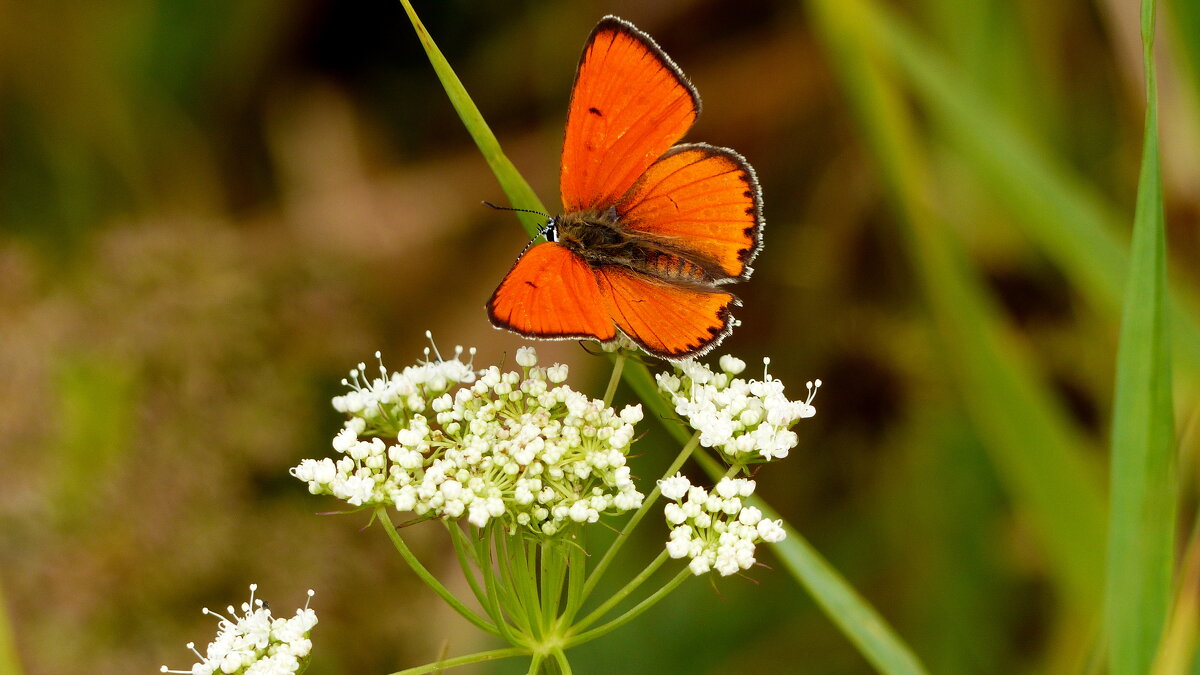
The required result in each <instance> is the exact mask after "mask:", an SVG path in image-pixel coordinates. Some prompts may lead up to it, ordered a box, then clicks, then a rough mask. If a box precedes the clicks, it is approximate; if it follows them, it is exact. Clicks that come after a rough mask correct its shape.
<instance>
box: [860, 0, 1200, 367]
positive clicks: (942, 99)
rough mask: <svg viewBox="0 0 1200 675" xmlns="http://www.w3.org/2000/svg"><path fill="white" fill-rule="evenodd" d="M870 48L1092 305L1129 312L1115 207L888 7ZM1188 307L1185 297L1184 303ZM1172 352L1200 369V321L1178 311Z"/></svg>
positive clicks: (880, 12)
mask: <svg viewBox="0 0 1200 675" xmlns="http://www.w3.org/2000/svg"><path fill="white" fill-rule="evenodd" d="M866 7H867V9H868V10H869V11H868V12H866V13H865V14H864V16H863V21H864V23H863V26H862V27H863V30H864V31H866V35H865V36H864V39H868V40H870V41H871V42H872V43H873V44H877V45H879V46H881V47H882V48H883V49H885V50H886V52H887V57H888V58H889V61H890V62H892V63H894V65H895V66H896V67H897V70H898V72H900V73H901V74H903V75H904V76H905V78H906V82H907V83H908V84H910V85H911V87H912V93H913V94H914V95H915V96H916V98H917V100H918V101H919V102H920V103H921V104H922V107H923V109H924V110H926V111H928V112H929V113H930V114H931V115H932V117H933V118H934V119H936V120H937V121H938V123H939V125H940V127H941V128H943V129H945V130H946V132H947V133H948V135H949V140H950V141H951V143H952V144H953V146H954V147H955V148H956V149H957V150H958V151H959V152H961V153H962V154H963V156H964V158H965V159H966V160H967V165H968V166H969V167H970V168H971V169H972V170H973V171H974V172H975V173H976V174H977V177H978V178H979V180H980V181H981V182H982V183H983V184H986V185H987V186H988V188H989V192H990V194H991V196H993V197H994V198H996V199H997V200H999V201H1000V203H1002V204H1003V206H1004V207H1005V208H1007V209H1008V210H1009V211H1011V212H1012V213H1013V214H1014V215H1015V216H1017V217H1016V218H1015V219H1013V224H1014V225H1016V226H1018V227H1020V228H1021V231H1022V233H1023V234H1024V235H1025V236H1026V237H1027V238H1028V239H1029V240H1030V241H1031V242H1033V243H1034V244H1035V245H1036V246H1037V247H1038V248H1039V249H1041V250H1042V251H1044V252H1045V253H1046V254H1047V255H1048V256H1050V257H1051V258H1052V259H1053V260H1054V261H1055V262H1056V263H1057V264H1058V265H1059V266H1060V267H1061V268H1062V270H1063V272H1064V273H1065V274H1066V275H1067V276H1068V277H1069V278H1070V279H1071V281H1072V282H1073V284H1074V286H1075V287H1076V288H1078V289H1079V290H1080V292H1082V293H1083V294H1084V295H1085V297H1087V298H1088V300H1089V302H1090V303H1091V304H1092V305H1093V306H1095V307H1097V308H1099V309H1101V310H1104V311H1106V312H1108V313H1110V314H1111V315H1112V316H1114V317H1115V316H1118V315H1119V313H1120V310H1121V297H1122V294H1123V292H1124V288H1125V273H1126V271H1127V270H1128V269H1129V252H1128V249H1127V247H1126V246H1125V244H1124V243H1123V242H1122V237H1121V235H1120V234H1119V233H1120V231H1121V227H1120V222H1121V218H1120V217H1119V215H1118V213H1117V211H1116V210H1115V209H1114V208H1113V206H1112V205H1111V204H1110V203H1109V202H1107V201H1106V200H1105V199H1104V198H1103V197H1102V196H1101V195H1100V194H1099V193H1098V192H1097V191H1096V189H1095V188H1093V187H1092V186H1090V185H1088V184H1087V183H1086V182H1085V181H1084V180H1082V179H1081V178H1080V177H1079V176H1078V175H1076V174H1074V173H1073V172H1072V170H1071V169H1070V168H1068V167H1067V166H1065V165H1064V164H1063V163H1061V162H1060V161H1059V160H1057V159H1056V158H1055V157H1053V156H1052V155H1051V154H1049V153H1048V152H1046V151H1045V150H1044V149H1043V148H1041V147H1040V146H1038V145H1037V144H1036V143H1034V142H1032V141H1031V140H1030V139H1029V138H1028V137H1027V136H1026V135H1025V134H1023V133H1022V132H1021V131H1020V126H1019V125H1018V124H1015V123H1014V122H1013V121H1012V120H1009V119H1007V118H1005V117H1004V116H1003V115H1002V114H1000V109H999V108H997V106H995V105H993V103H992V102H991V101H990V100H989V98H988V97H987V96H986V95H984V93H983V91H982V90H981V89H980V87H979V86H978V85H977V84H976V83H974V82H972V81H971V80H970V78H967V77H964V76H963V75H962V74H961V73H959V72H957V71H956V70H955V69H954V68H952V67H951V66H950V65H949V63H948V62H947V61H946V60H945V59H944V58H941V57H940V56H939V55H938V54H937V53H936V52H935V51H934V50H932V49H930V47H929V46H928V45H927V44H926V43H925V42H924V41H923V40H921V39H920V38H919V37H918V36H917V35H916V34H915V33H914V32H913V30H912V29H911V28H910V27H909V26H907V25H906V24H905V23H904V22H903V21H901V20H900V19H899V18H897V17H896V16H895V15H894V14H893V13H891V12H890V11H888V10H887V9H885V7H884V6H883V5H882V4H880V3H867V5H866ZM1181 297H1183V296H1181ZM1171 329H1172V331H1173V333H1174V342H1173V345H1174V347H1175V349H1176V350H1177V352H1176V353H1177V355H1178V356H1179V358H1180V360H1181V362H1182V364H1183V365H1184V366H1185V367H1186V368H1190V369H1193V370H1194V369H1195V368H1196V367H1197V366H1200V324H1198V323H1197V315H1196V314H1194V313H1189V312H1188V311H1186V309H1185V308H1184V307H1183V306H1182V305H1180V304H1178V303H1174V304H1173V305H1172V326H1171Z"/></svg>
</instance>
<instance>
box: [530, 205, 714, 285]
mask: <svg viewBox="0 0 1200 675" xmlns="http://www.w3.org/2000/svg"><path fill="white" fill-rule="evenodd" d="M552 227H553V228H554V232H553V236H554V239H553V240H551V241H553V242H556V243H558V244H559V245H560V246H563V247H564V248H566V249H567V250H568V251H570V252H572V253H574V254H575V255H578V256H579V257H581V258H583V259H584V260H585V261H586V262H587V263H588V265H590V266H591V267H592V268H600V267H603V266H605V265H619V266H623V267H625V268H628V269H629V270H632V271H635V272H638V273H640V274H644V275H647V276H650V277H655V278H658V279H660V280H663V281H670V282H677V283H695V284H700V285H711V284H715V283H717V277H716V276H715V275H716V274H719V272H718V270H719V265H717V263H716V262H715V261H713V260H711V259H707V258H705V257H704V256H702V255H699V254H696V253H695V252H693V251H689V250H687V248H686V247H683V246H681V245H680V243H679V242H672V241H669V240H666V239H665V238H658V237H650V236H647V235H645V234H643V233H639V232H638V231H636V230H632V229H629V228H626V227H624V226H623V225H622V224H621V221H620V218H619V216H618V215H617V212H616V209H615V208H613V209H608V210H607V211H604V212H598V211H588V212H584V213H573V214H567V215H565V216H559V217H558V218H555V219H554V222H553V223H552Z"/></svg>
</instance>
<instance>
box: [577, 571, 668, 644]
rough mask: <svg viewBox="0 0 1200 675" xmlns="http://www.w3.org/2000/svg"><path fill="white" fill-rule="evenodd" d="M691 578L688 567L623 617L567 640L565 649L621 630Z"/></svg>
mask: <svg viewBox="0 0 1200 675" xmlns="http://www.w3.org/2000/svg"><path fill="white" fill-rule="evenodd" d="M690 576H692V571H691V570H689V569H688V568H686V567H685V568H683V569H682V570H680V571H679V574H676V575H675V578H673V579H671V580H670V581H668V582H667V583H666V584H664V585H663V587H662V588H660V589H658V590H657V591H655V592H654V594H653V595H651V596H649V597H647V598H646V599H645V600H642V601H641V602H639V603H638V604H636V605H634V606H633V607H631V608H630V609H629V611H627V612H625V613H624V614H622V615H621V616H619V617H617V618H615V619H613V620H612V621H609V622H608V623H606V624H604V625H603V626H601V627H599V628H596V629H593V630H590V631H588V632H586V633H580V634H579V635H575V636H573V637H570V638H567V639H566V640H565V641H564V643H563V648H564V649H569V648H571V647H576V646H578V645H581V644H583V643H585V642H591V641H592V640H595V639H596V638H599V637H603V636H605V635H607V634H609V633H611V632H613V631H614V630H616V629H618V628H620V627H621V626H624V625H625V624H627V623H629V622H630V621H633V620H634V619H636V618H638V617H639V616H641V615H642V613H643V612H645V611H646V610H648V609H650V608H651V607H653V606H654V605H656V604H658V602H659V601H660V600H662V599H663V598H665V597H667V595H668V594H669V593H670V592H671V591H673V590H675V589H676V588H678V587H679V585H680V584H682V583H683V582H684V581H686V580H687V578H688V577H690Z"/></svg>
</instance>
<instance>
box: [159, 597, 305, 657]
mask: <svg viewBox="0 0 1200 675" xmlns="http://www.w3.org/2000/svg"><path fill="white" fill-rule="evenodd" d="M257 589H258V586H257V585H256V584H250V601H249V602H243V603H242V608H241V609H242V615H241V616H238V614H237V612H236V611H235V610H234V608H233V606H232V605H231V606H229V607H228V608H227V609H226V611H227V612H228V613H229V614H230V615H231V616H232V617H233V618H232V619H230V618H226V617H224V616H221V615H220V614H217V613H216V612H214V611H212V610H210V609H208V608H207V607H205V608H204V610H203V611H204V613H205V614H212V615H213V616H216V617H218V618H219V619H220V621H219V622H218V623H217V638H216V639H215V640H213V641H212V642H211V643H210V644H209V645H208V649H207V650H206V652H205V653H204V654H201V653H200V652H198V651H196V643H194V642H189V643H188V644H187V647H188V649H190V650H192V652H194V653H195V654H196V656H197V657H198V658H199V659H200V661H199V663H196V664H194V665H193V666H192V669H191V670H169V669H168V668H167V667H166V666H163V667H162V669H161V670H162V672H164V673H190V674H191V675H212V674H213V673H225V674H227V675H228V674H231V673H238V674H239V675H292V674H293V673H301V672H304V668H305V667H307V665H308V654H309V652H310V651H311V650H312V641H311V640H309V637H308V636H309V634H310V633H311V632H312V629H313V626H315V625H317V613H316V612H314V611H313V610H311V609H309V608H308V602H305V603H304V608H303V609H298V610H296V616H294V617H292V618H290V619H283V618H272V617H271V610H270V609H267V606H266V604H265V603H264V602H263V601H262V600H256V599H255V598H254V591H255V590H257ZM313 595H314V593H313V591H311V590H310V591H309V592H308V597H309V598H310V599H311V598H312V596H313Z"/></svg>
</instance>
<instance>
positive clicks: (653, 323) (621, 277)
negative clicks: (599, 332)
mask: <svg viewBox="0 0 1200 675" xmlns="http://www.w3.org/2000/svg"><path fill="white" fill-rule="evenodd" d="M595 275H596V281H597V282H598V284H599V288H600V295H601V297H602V298H603V302H604V304H603V307H604V309H605V310H606V311H607V312H608V313H609V314H610V315H611V316H612V321H615V322H616V324H617V326H618V327H619V328H620V329H621V332H623V333H625V334H626V335H628V336H629V338H630V339H631V340H633V341H634V342H636V343H637V344H638V345H639V346H641V347H642V348H643V349H645V350H646V351H647V352H649V353H650V354H653V355H654V356H657V357H659V358H664V359H672V360H679V359H686V358H691V357H693V356H701V355H703V354H705V353H707V352H708V351H709V350H710V349H712V348H713V347H715V346H717V345H718V344H720V342H721V340H722V339H724V338H725V336H726V335H728V334H729V332H730V331H731V330H733V317H732V316H730V314H729V308H730V307H731V306H738V305H740V304H741V303H740V302H738V299H737V298H736V297H734V296H733V294H731V293H726V292H725V291H720V290H717V289H714V288H707V287H703V286H685V285H679V284H672V283H668V282H665V281H662V280H659V279H656V278H655V277H652V276H649V275H646V274H642V273H640V272H635V271H633V270H631V269H629V268H627V267H622V266H619V265H604V266H602V267H599V268H597V269H596V270H595Z"/></svg>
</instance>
